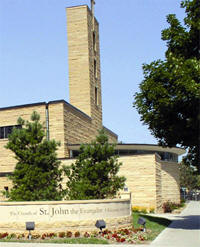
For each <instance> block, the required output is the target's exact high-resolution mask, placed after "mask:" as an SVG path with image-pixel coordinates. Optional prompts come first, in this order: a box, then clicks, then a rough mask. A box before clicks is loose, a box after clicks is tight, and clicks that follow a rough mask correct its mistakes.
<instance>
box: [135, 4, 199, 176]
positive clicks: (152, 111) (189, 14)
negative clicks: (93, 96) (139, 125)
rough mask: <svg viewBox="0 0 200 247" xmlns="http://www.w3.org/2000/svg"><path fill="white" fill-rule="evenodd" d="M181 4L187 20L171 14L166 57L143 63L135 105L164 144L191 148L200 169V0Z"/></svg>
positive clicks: (160, 142)
mask: <svg viewBox="0 0 200 247" xmlns="http://www.w3.org/2000/svg"><path fill="white" fill-rule="evenodd" d="M181 7H182V8H185V12H186V17H185V19H184V24H183V25H182V24H181V23H180V22H179V20H178V19H177V18H176V16H175V15H174V14H170V15H168V16H167V22H168V23H169V28H167V29H165V30H163V31H162V40H164V41H167V51H166V53H165V59H164V60H163V61H162V60H157V61H153V62H152V63H150V64H144V65H143V73H144V80H143V81H142V82H141V84H140V92H138V93H136V94H135V100H134V106H135V107H136V108H137V110H138V112H139V114H140V115H141V120H142V121H143V123H144V124H146V125H148V127H149V130H150V131H151V133H152V134H153V135H154V136H155V137H156V138H157V139H158V141H159V144H160V145H168V146H175V145H177V144H178V145H180V146H182V147H184V148H188V149H189V151H190V157H191V154H192V156H193V158H192V160H193V165H196V166H197V167H198V172H199V173H200V42H199V40H200V11H199V10H200V1H199V0H185V1H182V2H181Z"/></svg>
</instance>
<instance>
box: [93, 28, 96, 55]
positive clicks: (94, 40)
mask: <svg viewBox="0 0 200 247" xmlns="http://www.w3.org/2000/svg"><path fill="white" fill-rule="evenodd" d="M93 49H94V51H96V34H95V32H93Z"/></svg>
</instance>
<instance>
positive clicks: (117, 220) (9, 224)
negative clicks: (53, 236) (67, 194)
mask: <svg viewBox="0 0 200 247" xmlns="http://www.w3.org/2000/svg"><path fill="white" fill-rule="evenodd" d="M0 218H1V221H0V233H1V232H9V233H12V232H15V233H25V222H28V221H34V222H35V230H34V231H33V232H32V233H47V232H62V231H64V232H65V231H66V229H68V230H70V231H73V232H76V231H80V232H84V233H85V231H95V230H98V229H97V228H96V227H95V223H96V221H97V220H99V219H104V220H105V222H106V226H107V228H109V229H113V230H114V229H118V228H119V227H130V226H131V224H132V216H131V203H130V199H112V200H108V199H107V200H82V201H52V202H48V201H45V202H37V201H36V202H0ZM26 234H27V231H26Z"/></svg>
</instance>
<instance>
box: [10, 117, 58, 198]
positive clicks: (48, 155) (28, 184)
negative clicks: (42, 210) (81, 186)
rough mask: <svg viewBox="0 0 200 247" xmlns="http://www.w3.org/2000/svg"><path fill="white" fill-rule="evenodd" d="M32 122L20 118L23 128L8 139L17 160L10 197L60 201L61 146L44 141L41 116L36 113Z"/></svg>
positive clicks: (11, 177)
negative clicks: (58, 151) (57, 151)
mask: <svg viewBox="0 0 200 247" xmlns="http://www.w3.org/2000/svg"><path fill="white" fill-rule="evenodd" d="M31 120H32V121H31V122H29V121H24V120H23V119H22V118H19V119H18V121H17V122H18V125H20V126H22V128H15V129H13V131H12V133H11V134H10V135H9V137H8V144H7V145H6V148H7V149H10V150H11V151H13V152H14V154H15V158H16V159H17V164H16V167H15V170H14V172H13V174H12V175H11V176H10V179H11V180H12V183H13V188H12V189H11V191H10V192H9V193H8V197H9V199H10V200H14V201H36V200H60V199H62V196H63V190H62V187H61V181H62V177H61V175H62V170H61V169H59V165H60V162H59V161H58V160H57V156H56V150H57V147H58V145H59V143H57V142H55V141H54V140H51V141H48V140H46V139H45V132H44V128H43V126H42V124H40V122H39V120H40V116H39V114H37V113H36V112H33V114H32V116H31Z"/></svg>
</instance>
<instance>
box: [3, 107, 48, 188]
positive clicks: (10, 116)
mask: <svg viewBox="0 0 200 247" xmlns="http://www.w3.org/2000/svg"><path fill="white" fill-rule="evenodd" d="M45 107H46V106H45V103H41V104H37V105H26V106H20V107H13V108H7V109H6V108H4V109H0V126H1V127H2V126H13V125H16V124H17V119H18V118H19V117H22V118H23V119H24V120H29V121H30V117H31V114H32V113H33V111H37V113H39V114H40V120H41V123H44V128H46V126H45ZM7 142H8V139H0V172H11V171H13V169H14V167H15V163H16V160H15V158H14V154H13V153H12V152H11V151H10V150H8V149H6V148H5V145H6V144H7ZM0 189H1V188H0Z"/></svg>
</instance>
